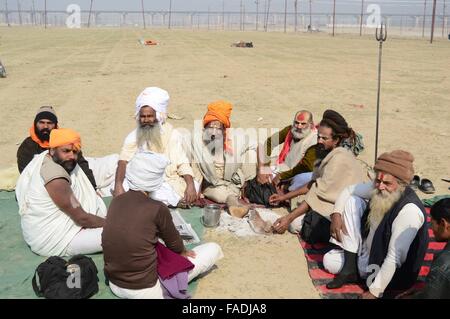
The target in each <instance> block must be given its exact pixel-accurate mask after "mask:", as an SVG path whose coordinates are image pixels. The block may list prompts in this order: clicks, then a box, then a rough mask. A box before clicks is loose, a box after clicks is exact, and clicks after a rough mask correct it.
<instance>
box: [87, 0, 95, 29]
mask: <svg viewBox="0 0 450 319" xmlns="http://www.w3.org/2000/svg"><path fill="white" fill-rule="evenodd" d="M93 2H94V0H91V5H90V7H89V17H88V25H87V27H88V28H90V27H91V14H92V3H93Z"/></svg>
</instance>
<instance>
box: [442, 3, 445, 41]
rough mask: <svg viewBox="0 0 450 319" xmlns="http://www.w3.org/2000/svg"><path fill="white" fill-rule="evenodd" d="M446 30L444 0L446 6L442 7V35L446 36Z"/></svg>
mask: <svg viewBox="0 0 450 319" xmlns="http://www.w3.org/2000/svg"><path fill="white" fill-rule="evenodd" d="M444 32H445V0H444V6H443V8H442V37H444Z"/></svg>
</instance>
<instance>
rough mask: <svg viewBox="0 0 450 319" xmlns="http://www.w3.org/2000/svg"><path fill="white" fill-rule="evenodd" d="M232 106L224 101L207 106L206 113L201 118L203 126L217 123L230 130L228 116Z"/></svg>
mask: <svg viewBox="0 0 450 319" xmlns="http://www.w3.org/2000/svg"><path fill="white" fill-rule="evenodd" d="M232 109H233V105H232V104H231V103H229V102H226V101H216V102H212V103H210V104H209V105H208V112H206V114H205V116H204V117H203V126H205V125H207V124H208V123H209V122H212V121H219V122H220V123H222V124H223V125H224V126H225V128H230V126H231V122H230V116H231V110H232Z"/></svg>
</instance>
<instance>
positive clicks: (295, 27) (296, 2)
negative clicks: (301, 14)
mask: <svg viewBox="0 0 450 319" xmlns="http://www.w3.org/2000/svg"><path fill="white" fill-rule="evenodd" d="M297 5H298V0H295V1H294V11H295V22H294V32H297V22H298V17H297V14H298V13H297Z"/></svg>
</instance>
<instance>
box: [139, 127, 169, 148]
mask: <svg viewBox="0 0 450 319" xmlns="http://www.w3.org/2000/svg"><path fill="white" fill-rule="evenodd" d="M136 142H137V145H138V147H144V146H147V148H148V149H149V150H150V151H152V152H156V153H163V146H162V137H161V128H160V127H159V125H158V124H155V125H153V126H145V127H141V126H138V128H137V132H136Z"/></svg>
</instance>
